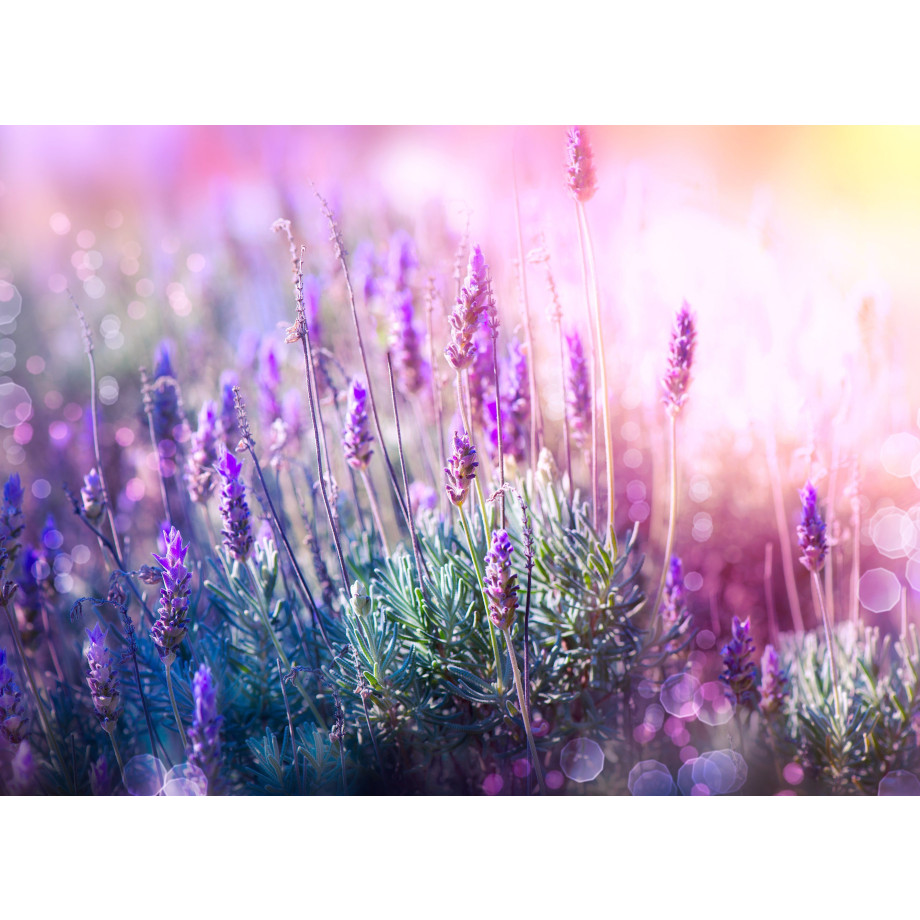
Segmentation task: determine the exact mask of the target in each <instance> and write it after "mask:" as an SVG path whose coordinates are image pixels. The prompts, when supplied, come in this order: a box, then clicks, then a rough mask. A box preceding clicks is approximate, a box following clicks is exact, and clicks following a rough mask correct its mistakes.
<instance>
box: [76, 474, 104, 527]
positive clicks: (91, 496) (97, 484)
mask: <svg viewBox="0 0 920 920" xmlns="http://www.w3.org/2000/svg"><path fill="white" fill-rule="evenodd" d="M80 498H81V499H82V501H83V513H84V514H85V515H86V519H87V520H88V521H98V520H99V518H101V517H102V512H103V511H104V510H105V495H104V494H103V491H102V479H101V478H100V476H99V471H98V470H97V469H96V467H93V468H92V469H91V470H90V471H89V472H88V473H87V474H86V475H85V476H84V477H83V487H82V488H81V489H80Z"/></svg>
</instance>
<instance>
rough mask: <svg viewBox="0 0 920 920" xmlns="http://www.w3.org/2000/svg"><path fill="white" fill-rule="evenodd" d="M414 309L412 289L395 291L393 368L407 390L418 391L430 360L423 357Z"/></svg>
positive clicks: (391, 340)
mask: <svg viewBox="0 0 920 920" xmlns="http://www.w3.org/2000/svg"><path fill="white" fill-rule="evenodd" d="M413 320H414V315H413V311H412V293H411V291H409V290H408V289H406V288H404V289H402V290H400V291H397V292H396V294H394V295H393V310H392V326H391V333H390V344H391V346H392V353H393V370H394V372H395V374H396V378H397V380H398V381H399V386H400V388H401V389H402V391H403V392H404V393H407V394H410V395H411V394H412V393H417V392H418V391H419V390H420V389H421V388H422V385H423V384H424V383H425V378H426V369H427V362H426V361H425V359H424V358H423V357H422V352H421V344H420V342H419V335H418V332H417V330H416V328H415V323H414V321H413Z"/></svg>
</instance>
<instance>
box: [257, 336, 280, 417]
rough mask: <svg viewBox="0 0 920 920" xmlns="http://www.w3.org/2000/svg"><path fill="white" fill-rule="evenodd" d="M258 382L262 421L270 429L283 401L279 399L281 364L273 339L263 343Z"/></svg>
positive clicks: (278, 415) (278, 414)
mask: <svg viewBox="0 0 920 920" xmlns="http://www.w3.org/2000/svg"><path fill="white" fill-rule="evenodd" d="M257 382H258V384H259V399H260V407H261V410H262V422H263V424H264V425H265V428H266V429H269V428H271V424H272V422H273V421H274V420H275V419H276V418H280V416H281V403H280V402H279V401H278V390H279V388H280V387H281V365H280V364H279V362H278V353H277V351H276V350H275V343H274V341H272V340H271V339H266V340H265V342H264V343H263V345H262V351H261V353H260V355H259V373H258V377H257Z"/></svg>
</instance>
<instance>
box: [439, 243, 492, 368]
mask: <svg viewBox="0 0 920 920" xmlns="http://www.w3.org/2000/svg"><path fill="white" fill-rule="evenodd" d="M489 303H490V295H489V266H488V265H487V264H486V261H485V259H484V258H483V255H482V250H481V249H480V248H479V246H474V247H473V251H472V252H471V253H470V262H469V268H468V269H467V273H466V278H465V279H464V282H463V286H462V288H461V289H460V296H459V297H458V298H457V303H456V304H455V305H454V310H453V313H451V315H450V316H449V317H448V322H449V323H450V328H451V333H450V335H451V342H450V344H449V345H448V346H447V348H446V349H445V350H444V355H445V357H446V358H447V360H448V362H449V363H450V365H451V367H453V368H454V370H458V371H459V370H463V369H464V368H466V367H469V366H470V365H471V364H472V363H473V361H474V359H475V357H476V342H475V341H474V336H475V335H476V330H477V329H478V328H479V325H480V323H481V322H482V316H483V313H484V312H485V310H486V308H487V307H488V306H489Z"/></svg>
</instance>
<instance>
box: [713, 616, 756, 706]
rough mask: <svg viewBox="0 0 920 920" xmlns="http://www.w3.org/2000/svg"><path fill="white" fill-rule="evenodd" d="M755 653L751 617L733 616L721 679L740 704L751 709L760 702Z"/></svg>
mask: <svg viewBox="0 0 920 920" xmlns="http://www.w3.org/2000/svg"><path fill="white" fill-rule="evenodd" d="M753 655H754V640H753V639H752V638H751V621H750V618H749V619H747V620H744V621H743V622H742V621H741V620H740V619H739V618H738V617H733V618H732V638H731V641H730V642H728V644H727V645H725V646H723V648H722V661H723V663H724V665H725V670H724V671H723V673H722V674H720V675H719V680H721V681H722V682H723V683H724V684H727V685H728V687H729V689H730V690H731V691H732V693H734V694H735V699H736V700H737V701H738V705H739V706H747V707H748V708H749V709H756V708H757V705H758V704H759V703H760V691H759V690H758V689H757V666H756V665H755V664H754V662H753V661H752V658H753Z"/></svg>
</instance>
